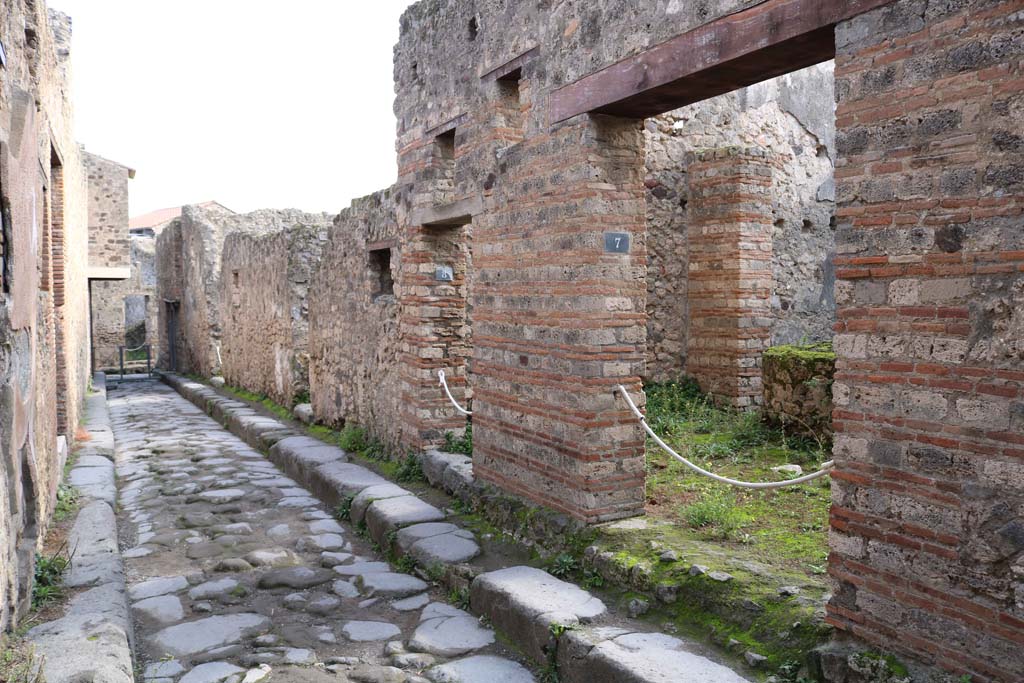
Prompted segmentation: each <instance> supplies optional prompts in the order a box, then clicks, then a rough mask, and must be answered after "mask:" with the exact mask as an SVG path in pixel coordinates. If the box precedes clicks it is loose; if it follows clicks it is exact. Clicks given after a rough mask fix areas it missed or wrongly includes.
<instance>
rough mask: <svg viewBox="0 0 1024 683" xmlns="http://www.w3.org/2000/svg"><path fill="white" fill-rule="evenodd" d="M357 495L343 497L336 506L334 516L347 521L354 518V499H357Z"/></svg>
mask: <svg viewBox="0 0 1024 683" xmlns="http://www.w3.org/2000/svg"><path fill="white" fill-rule="evenodd" d="M355 498H356V497H355V496H345V497H344V498H342V500H341V502H340V503H338V506H337V507H336V508H334V516H335V517H337V518H338V520H340V521H342V522H345V521H348V520H349V519H351V518H352V501H353V500H355Z"/></svg>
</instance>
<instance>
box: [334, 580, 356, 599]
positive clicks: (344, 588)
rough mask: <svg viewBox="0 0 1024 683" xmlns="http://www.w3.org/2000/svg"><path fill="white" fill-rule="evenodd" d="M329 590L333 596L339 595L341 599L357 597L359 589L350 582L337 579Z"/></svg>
mask: <svg viewBox="0 0 1024 683" xmlns="http://www.w3.org/2000/svg"><path fill="white" fill-rule="evenodd" d="M331 590H332V591H334V594H335V595H340V596H341V597H343V598H357V597H359V589H358V588H356V586H355V584H353V583H352V582H351V581H344V580H342V579H338V580H337V581H335V582H334V583H333V584H331Z"/></svg>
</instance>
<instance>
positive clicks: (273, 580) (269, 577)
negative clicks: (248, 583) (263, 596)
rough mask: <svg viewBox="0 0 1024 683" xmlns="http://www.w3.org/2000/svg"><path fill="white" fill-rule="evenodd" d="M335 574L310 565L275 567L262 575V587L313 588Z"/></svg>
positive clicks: (260, 583) (260, 582)
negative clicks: (285, 567) (312, 567)
mask: <svg viewBox="0 0 1024 683" xmlns="http://www.w3.org/2000/svg"><path fill="white" fill-rule="evenodd" d="M333 578H335V575H334V574H333V573H332V572H331V571H329V570H327V569H320V568H317V569H311V568H309V567H289V568H287V569H274V570H271V571H269V572H267V573H266V574H264V575H263V576H261V577H260V581H259V585H260V588H280V587H287V588H312V587H313V586H319V585H320V584H322V583H327V582H328V581H330V580H331V579H333Z"/></svg>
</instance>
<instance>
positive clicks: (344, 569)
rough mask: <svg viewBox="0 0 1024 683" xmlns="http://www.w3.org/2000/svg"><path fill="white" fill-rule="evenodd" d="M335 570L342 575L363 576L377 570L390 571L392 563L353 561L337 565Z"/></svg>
mask: <svg viewBox="0 0 1024 683" xmlns="http://www.w3.org/2000/svg"><path fill="white" fill-rule="evenodd" d="M333 571H334V573H336V574H340V575H341V576H362V575H364V574H374V573H377V572H390V571H391V565H389V564H388V563H387V562H353V563H352V564H342V565H337V566H335V567H334V568H333Z"/></svg>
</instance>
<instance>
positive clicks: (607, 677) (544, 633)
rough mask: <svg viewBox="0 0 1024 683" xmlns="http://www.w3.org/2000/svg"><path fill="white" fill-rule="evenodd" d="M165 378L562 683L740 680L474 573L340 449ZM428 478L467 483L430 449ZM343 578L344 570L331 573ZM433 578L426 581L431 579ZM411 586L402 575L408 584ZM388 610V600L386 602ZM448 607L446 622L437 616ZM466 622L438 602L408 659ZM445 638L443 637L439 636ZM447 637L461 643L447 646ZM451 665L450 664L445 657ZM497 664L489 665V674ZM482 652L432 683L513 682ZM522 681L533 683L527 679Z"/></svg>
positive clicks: (417, 513) (551, 585)
mask: <svg viewBox="0 0 1024 683" xmlns="http://www.w3.org/2000/svg"><path fill="white" fill-rule="evenodd" d="M162 377H163V380H164V381H165V382H167V383H168V384H169V385H171V386H172V387H174V388H175V389H176V390H177V391H178V392H179V393H181V394H182V396H184V397H186V398H188V399H189V400H190V401H192V402H193V403H194V404H196V405H197V406H199V407H200V408H202V409H203V410H204V411H205V412H207V413H208V414H210V415H211V416H212V417H214V418H215V419H216V420H217V421H218V422H220V423H221V424H224V425H226V426H227V427H228V429H230V430H231V431H232V432H233V433H234V434H236V435H237V436H239V437H240V438H242V439H243V440H244V441H245V442H246V443H248V444H249V445H251V446H253V447H254V448H257V449H259V450H263V451H265V452H269V456H270V459H271V460H272V461H273V462H274V463H276V464H277V465H279V466H280V467H281V468H282V469H283V470H285V472H286V473H287V474H288V476H289V477H291V478H293V479H295V480H296V481H297V482H299V483H300V484H301V485H302V486H304V487H306V488H307V489H309V490H310V491H312V492H313V493H314V494H315V495H316V496H317V497H318V498H320V499H321V500H323V501H324V502H326V503H327V504H329V505H332V506H334V505H337V504H339V503H340V502H342V501H345V500H350V501H351V505H350V516H351V520H352V522H353V524H356V525H365V528H366V530H367V531H368V533H369V535H370V537H371V538H373V540H374V541H375V542H376V543H377V544H378V545H379V546H380V547H381V548H385V549H390V550H391V551H393V552H394V553H395V554H396V555H398V556H403V555H410V556H412V558H414V559H415V561H416V563H417V564H418V565H419V566H420V567H421V568H424V569H425V568H432V567H434V568H436V567H439V566H440V567H445V568H446V569H447V574H446V578H448V579H452V578H453V577H466V576H468V577H470V578H471V583H470V604H471V609H472V611H473V612H475V613H476V614H478V615H481V616H483V617H486V618H487V620H488V621H489V623H490V624H492V625H493V626H494V628H496V629H497V630H498V631H499V632H501V633H502V634H504V636H505V637H506V638H507V640H508V642H510V643H512V644H513V645H514V646H515V647H516V648H517V649H519V650H520V651H522V652H523V653H524V654H526V655H527V656H529V657H530V658H531V659H533V660H534V662H536V663H537V664H538V665H539V666H542V667H544V666H546V667H548V668H550V667H552V666H553V665H557V669H558V674H559V676H560V680H562V681H568V682H569V683H583V682H587V683H603V682H609V683H611V682H616V683H617V682H619V681H621V682H623V683H687V682H691V681H693V682H698V681H699V682H707V683H711V682H712V681H714V682H716V683H718V682H721V683H730V682H736V683H739V682H741V681H746V680H747V679H745V678H744V677H742V676H740V675H739V674H737V673H736V672H734V671H733V670H732V669H730V668H728V667H726V666H724V665H722V664H720V663H717V662H716V661H713V659H712V656H711V655H710V653H709V652H707V651H706V650H705V649H704V648H703V647H701V646H699V645H697V644H694V643H688V642H686V641H683V640H681V639H679V638H675V637H672V636H668V635H665V634H662V633H651V632H650V628H649V627H647V626H645V625H643V624H641V623H639V622H636V621H634V620H629V619H626V618H623V617H622V616H620V615H616V614H613V613H611V612H610V611H609V610H608V609H607V607H606V606H605V604H604V603H603V602H602V601H601V600H600V599H599V598H597V597H595V596H593V595H591V594H590V593H589V592H587V591H585V590H583V589H582V588H579V587H578V586H575V585H573V584H570V583H567V582H565V581H561V580H559V579H557V578H555V577H553V576H551V575H550V574H548V573H547V572H545V571H543V570H540V569H536V568H532V567H527V566H511V567H506V568H503V569H493V564H494V563H493V562H489V563H488V565H489V571H483V570H482V567H483V566H484V562H483V560H484V558H483V557H481V548H480V545H479V544H478V543H477V540H476V539H475V538H474V536H473V534H472V533H470V532H469V531H467V530H465V529H461V528H459V527H458V526H457V525H455V524H452V523H450V522H448V521H445V518H446V515H445V513H444V512H443V511H442V510H440V509H438V508H436V507H434V506H432V505H430V504H428V503H426V502H425V501H423V500H421V499H420V498H418V497H417V496H416V495H415V494H413V493H412V492H410V491H408V490H406V489H403V488H402V487H400V486H398V485H396V484H394V483H392V482H390V481H388V480H386V479H384V478H383V477H381V476H380V475H378V474H376V473H374V472H372V471H370V470H369V469H367V468H364V467H362V466H360V465H357V464H355V463H352V462H349V458H348V455H347V454H346V453H345V451H343V450H342V449H340V448H338V447H335V446H331V445H328V444H325V443H324V442H322V441H320V440H318V439H314V438H312V437H310V436H308V435H306V434H304V433H301V432H300V431H299V430H297V429H293V428H291V427H289V426H287V425H286V424H284V423H282V422H280V421H278V420H276V419H273V418H271V417H267V416H265V415H263V414H261V413H259V412H258V411H257V410H255V409H254V408H252V407H251V406H249V405H248V404H246V403H244V402H241V401H238V400H235V399H233V398H229V397H227V396H224V395H223V394H221V393H219V392H217V391H216V390H215V389H213V388H211V387H209V386H206V385H204V384H201V383H199V382H194V381H191V380H188V379H185V378H183V377H180V376H177V375H173V374H164V375H163V376H162ZM422 463H423V467H424V471H425V474H426V475H427V477H428V480H429V481H430V482H431V483H432V484H434V485H435V486H437V485H439V486H441V487H442V488H444V489H445V490H447V491H448V492H450V493H453V494H454V495H458V493H459V492H460V489H462V488H463V487H468V486H470V485H471V484H472V467H471V463H470V461H469V459H468V458H465V457H464V456H453V455H450V454H442V453H437V452H432V453H430V454H427V455H425V456H424V458H423V460H422ZM335 569H336V571H337V570H338V569H342V567H336V568H335ZM433 573H436V572H433ZM370 577H374V575H373V574H365V575H364V576H363V577H362V579H361V580H360V582H359V587H360V589H361V590H363V591H370V592H371V593H372V594H378V591H380V592H381V593H380V594H388V592H389V591H392V590H401V587H395V586H392V585H391V584H390V583H389V582H388V581H383V582H382V581H380V580H379V579H378V578H376V577H374V578H370ZM412 578H413V577H407V578H406V580H409V579H412ZM396 605H397V603H396ZM447 609H451V610H452V612H451V613H450V614H449V613H448V612H447V611H446V610H447ZM474 626H475V619H473V618H467V616H466V615H465V613H462V612H460V611H459V610H454V608H447V607H446V606H444V605H438V606H437V608H436V611H432V612H429V613H428V611H427V610H424V613H423V615H422V616H421V623H420V626H419V627H418V628H417V630H416V633H415V634H414V635H413V638H412V639H411V640H410V641H409V643H408V645H409V647H410V649H412V650H420V651H428V652H433V653H436V654H442V653H447V652H448V650H447V649H446V648H447V647H448V641H451V642H453V643H458V642H468V641H472V638H473V636H472V635H471V633H470V632H471V630H472V628H473V627H474ZM441 633H447V634H448V636H446V637H439V636H438V634H441ZM451 634H459V635H458V637H453V636H452V635H451ZM449 656H450V655H449ZM495 667H497V668H495ZM500 667H501V665H500V664H497V663H496V662H494V661H492V658H489V656H487V655H478V656H475V657H468V658H465V659H462V660H458V661H457V662H452V663H450V664H446V665H443V666H437V667H434V668H433V669H432V670H431V672H430V674H429V677H431V680H437V681H452V682H455V681H462V682H464V683H472V682H475V681H481V682H486V683H492V682H496V681H506V680H507V681H513V680H518V679H516V678H510V677H502V675H501V674H500V671H501V668H500ZM527 680H532V677H531V678H530V679H527Z"/></svg>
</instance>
